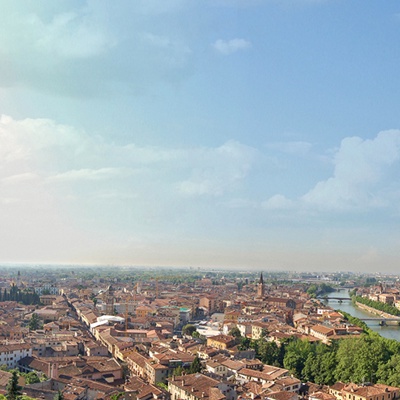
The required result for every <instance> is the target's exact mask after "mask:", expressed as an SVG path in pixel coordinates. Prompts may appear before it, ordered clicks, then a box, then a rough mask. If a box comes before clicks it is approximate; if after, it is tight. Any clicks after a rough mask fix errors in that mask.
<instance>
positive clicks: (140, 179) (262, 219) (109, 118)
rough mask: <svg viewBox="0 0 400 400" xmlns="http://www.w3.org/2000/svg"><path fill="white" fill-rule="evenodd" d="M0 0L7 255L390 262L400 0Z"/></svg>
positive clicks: (397, 239) (174, 262)
mask: <svg viewBox="0 0 400 400" xmlns="http://www.w3.org/2000/svg"><path fill="white" fill-rule="evenodd" d="M0 4H1V8H2V12H1V13H0V115H1V119H0V191H1V197H0V223H1V225H2V229H1V233H0V235H1V236H0V240H1V243H2V244H1V246H0V263H8V264H9V263H11V264H12V263H36V262H37V263H65V264H68V263H80V264H85V263H87V264H116V265H144V266H184V265H185V266H194V267H197V266H201V267H229V268H260V269H272V270H277V269H287V270H316V269H321V270H324V271H329V270H330V271H338V270H353V271H368V272H373V271H382V272H395V271H398V265H399V253H398V249H399V248H400V232H399V229H398V227H399V218H400V214H399V204H400V202H399V200H400V180H399V171H400V170H399V156H400V113H399V96H398V94H399V93H400V87H399V86H400V80H399V73H398V66H399V65H400V59H399V58H400V52H399V36H400V5H399V3H398V2H397V1H393V0H389V1H385V2H378V1H369V0H368V1H363V2H346V1H341V0H270V1H268V0H265V1H263V0H246V1H242V0H237V1H233V0H202V1H199V0H198V1H196V0H193V1H187V0H140V1H139V0H137V1H134V2H132V1H127V0H125V1H120V2H118V4H115V3H111V2H105V1H98V0H96V1H58V2H52V1H48V0H47V1H26V2H15V1H12V0H10V1H8V0H0Z"/></svg>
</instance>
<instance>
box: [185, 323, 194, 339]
mask: <svg viewBox="0 0 400 400" xmlns="http://www.w3.org/2000/svg"><path fill="white" fill-rule="evenodd" d="M196 330H197V329H196V327H195V326H194V325H192V324H187V325H185V326H184V327H183V328H182V335H188V336H192V335H193V332H195V331H196Z"/></svg>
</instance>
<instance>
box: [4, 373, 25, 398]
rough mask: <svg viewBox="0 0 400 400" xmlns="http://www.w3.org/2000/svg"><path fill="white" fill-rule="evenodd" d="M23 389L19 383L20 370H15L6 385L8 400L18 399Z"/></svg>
mask: <svg viewBox="0 0 400 400" xmlns="http://www.w3.org/2000/svg"><path fill="white" fill-rule="evenodd" d="M21 389H22V388H21V386H19V385H18V372H17V371H13V372H12V376H11V378H10V379H9V381H8V383H7V386H6V390H7V394H6V398H7V400H17V399H18V398H19V397H20V396H21V395H22V392H21Z"/></svg>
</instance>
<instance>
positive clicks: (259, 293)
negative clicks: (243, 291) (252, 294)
mask: <svg viewBox="0 0 400 400" xmlns="http://www.w3.org/2000/svg"><path fill="white" fill-rule="evenodd" d="M264 291H265V287H264V278H263V274H262V272H261V274H260V280H259V281H258V284H257V297H258V298H263V297H264Z"/></svg>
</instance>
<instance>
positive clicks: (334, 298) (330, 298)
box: [318, 296, 351, 300]
mask: <svg viewBox="0 0 400 400" xmlns="http://www.w3.org/2000/svg"><path fill="white" fill-rule="evenodd" d="M318 298H319V299H322V300H351V297H331V296H318Z"/></svg>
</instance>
